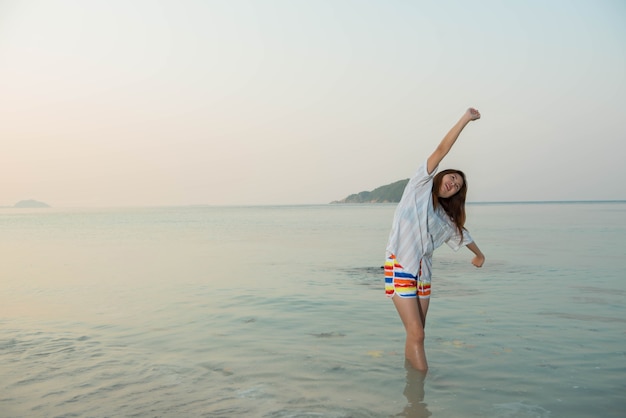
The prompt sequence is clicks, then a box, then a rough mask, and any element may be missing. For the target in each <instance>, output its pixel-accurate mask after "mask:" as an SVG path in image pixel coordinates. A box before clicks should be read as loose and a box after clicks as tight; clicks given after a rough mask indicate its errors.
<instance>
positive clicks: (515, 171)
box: [0, 0, 626, 207]
mask: <svg viewBox="0 0 626 418" xmlns="http://www.w3.org/2000/svg"><path fill="white" fill-rule="evenodd" d="M468 107H476V108H477V109H479V111H480V112H481V114H482V118H481V119H480V120H479V121H476V122H473V123H471V124H470V125H468V126H467V127H466V129H465V130H464V131H463V133H462V134H461V137H460V138H459V140H458V142H457V143H456V144H455V146H454V148H453V149H452V151H451V152H450V154H449V155H448V156H447V157H446V158H445V159H444V161H443V162H442V163H441V165H440V168H441V169H442V168H458V169H461V170H463V171H464V172H465V173H466V175H467V178H468V186H469V189H468V200H469V201H470V202H471V201H475V202H483V201H543V200H548V201H558V200H623V199H626V163H625V158H626V123H625V122H626V3H625V2H623V1H621V0H614V1H611V0H586V1H581V0H553V1H549V2H546V1H544V0H524V1H506V2H503V1H498V0H493V1H490V0H485V1H483V0H476V1H473V2H465V1H452V0H442V1H418V0H416V1H408V0H384V1H383V0H380V1H368V0H309V1H307V0H301V1H293V0H265V1H261V0H258V1H244V0H221V1H218V0H214V1H211V0H206V1H197V0H179V1H174V0H170V1H159V0H133V1H127V0H112V1H111V0H107V1H99V0H93V1H82V0H75V1H68V0H52V1H49V0H45V1H37V0H31V1H6V0H0V206H12V205H13V204H15V203H16V202H18V201H20V200H24V199H36V200H40V201H43V202H46V203H48V204H49V205H51V206H53V207H112V206H113V207H123V206H162V205H203V204H204V205H274V204H276V205H291V204H325V203H329V202H331V201H333V200H339V199H342V198H344V197H346V196H347V195H349V194H352V193H358V192H360V191H364V190H372V189H374V188H376V187H379V186H381V185H384V184H388V183H392V182H395V181H397V180H400V179H405V178H408V177H410V176H411V175H412V174H413V173H414V172H415V170H416V169H417V167H418V166H419V165H420V164H421V163H422V162H423V161H425V159H426V158H427V157H428V156H429V155H430V153H431V152H432V151H433V150H434V148H435V147H436V146H437V144H438V143H439V141H440V140H441V138H442V137H443V136H444V135H445V133H446V132H447V131H448V129H449V128H450V127H451V126H452V125H453V124H454V123H455V122H456V121H457V120H458V119H459V117H460V116H461V115H462V114H463V113H464V111H465V109H467V108H468Z"/></svg>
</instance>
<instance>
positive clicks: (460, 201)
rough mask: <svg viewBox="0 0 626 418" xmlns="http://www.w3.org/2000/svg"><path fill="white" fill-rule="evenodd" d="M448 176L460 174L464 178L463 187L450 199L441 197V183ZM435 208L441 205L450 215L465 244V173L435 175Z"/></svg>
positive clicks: (455, 171) (451, 171)
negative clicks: (439, 194)
mask: <svg viewBox="0 0 626 418" xmlns="http://www.w3.org/2000/svg"><path fill="white" fill-rule="evenodd" d="M446 174H458V175H460V176H461V177H463V186H461V188H460V189H459V191H458V192H456V193H455V194H454V195H453V196H450V197H448V198H443V197H439V196H438V193H439V189H440V188H441V182H442V181H443V176H445V175H446ZM432 196H433V207H434V208H435V209H437V207H438V206H439V205H441V207H442V208H443V210H444V211H445V212H446V213H447V214H448V216H449V217H450V219H451V220H452V222H454V224H455V225H456V228H457V230H458V231H459V234H461V241H460V242H463V230H464V229H465V227H464V225H465V197H466V196H467V179H466V178H465V173H463V172H462V171H460V170H452V169H448V170H443V171H440V172H439V173H437V175H435V178H434V179H433V190H432Z"/></svg>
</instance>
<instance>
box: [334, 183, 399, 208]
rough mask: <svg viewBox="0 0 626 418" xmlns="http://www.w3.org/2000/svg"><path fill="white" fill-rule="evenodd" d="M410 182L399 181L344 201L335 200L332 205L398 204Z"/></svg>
mask: <svg viewBox="0 0 626 418" xmlns="http://www.w3.org/2000/svg"><path fill="white" fill-rule="evenodd" d="M408 182H409V179H404V180H398V181H396V182H394V183H391V184H387V185H385V186H380V187H378V188H376V189H374V190H372V191H364V192H361V193H356V194H351V195H350V196H348V197H346V198H344V199H342V200H335V201H333V202H330V203H396V202H399V201H400V198H401V197H402V192H404V188H405V187H406V184H407V183H408Z"/></svg>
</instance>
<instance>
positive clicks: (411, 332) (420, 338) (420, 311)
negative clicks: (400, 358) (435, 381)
mask: <svg viewBox="0 0 626 418" xmlns="http://www.w3.org/2000/svg"><path fill="white" fill-rule="evenodd" d="M392 300H393V304H394V305H395V306H396V310H397V311H398V314H399V315H400V319H402V323H403V324H404V329H405V330H406V344H405V347H404V355H405V356H406V359H407V360H408V361H409V363H410V364H411V366H412V367H413V368H414V369H415V370H419V371H421V372H423V373H426V372H427V371H428V362H427V361H426V352H425V351H424V337H425V335H424V325H425V324H426V313H427V312H428V302H429V300H428V299H414V298H401V297H400V296H398V295H395V296H394V297H393V298H392Z"/></svg>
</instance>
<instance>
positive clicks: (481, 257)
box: [467, 242, 485, 267]
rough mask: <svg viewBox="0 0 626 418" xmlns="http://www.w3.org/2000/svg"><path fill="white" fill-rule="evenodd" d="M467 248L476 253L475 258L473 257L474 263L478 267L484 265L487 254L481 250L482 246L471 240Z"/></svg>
mask: <svg viewBox="0 0 626 418" xmlns="http://www.w3.org/2000/svg"><path fill="white" fill-rule="evenodd" d="M467 249H468V250H470V251H471V252H473V253H474V258H472V264H473V265H475V266H476V267H482V266H483V263H484V262H485V255H484V254H483V252H482V251H480V248H478V245H476V242H470V243H469V244H467Z"/></svg>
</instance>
